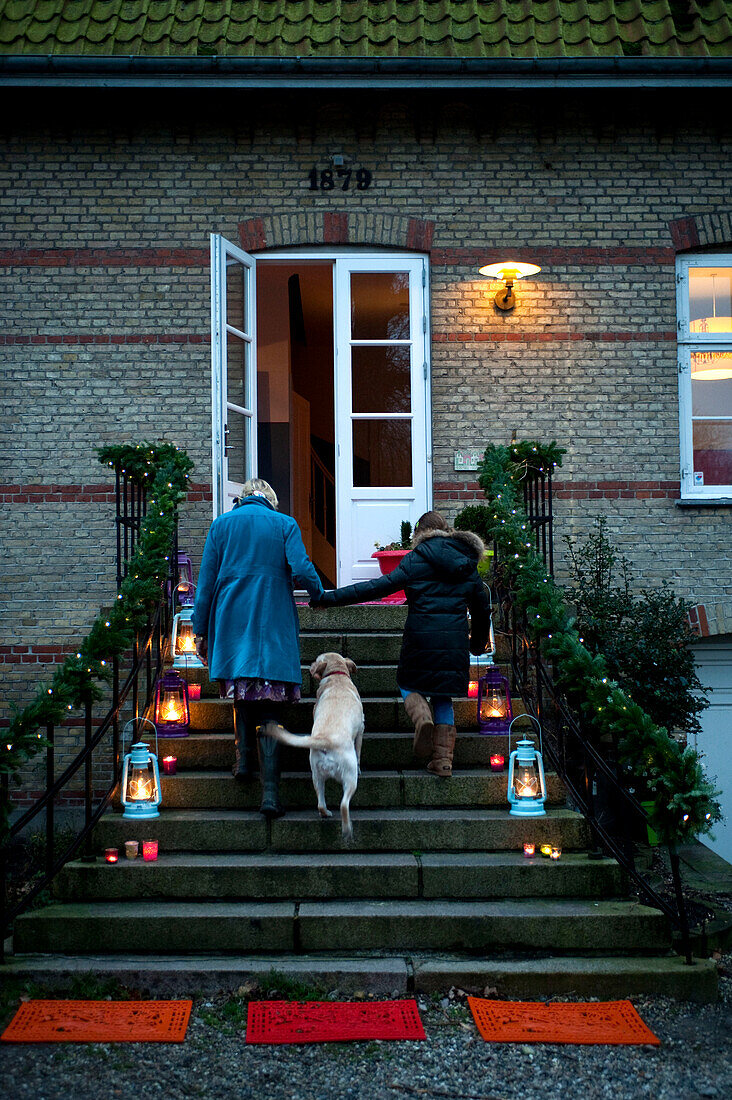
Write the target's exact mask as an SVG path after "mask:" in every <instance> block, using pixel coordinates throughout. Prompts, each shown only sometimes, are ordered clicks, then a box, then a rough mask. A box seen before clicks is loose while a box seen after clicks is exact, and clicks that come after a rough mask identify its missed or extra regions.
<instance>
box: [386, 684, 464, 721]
mask: <svg viewBox="0 0 732 1100" xmlns="http://www.w3.org/2000/svg"><path fill="white" fill-rule="evenodd" d="M399 690H400V692H401V693H402V699H406V697H407V696H408V695H414V694H415V692H412V691H410V690H409V688H403V687H399ZM416 694H417V695H424V692H422V691H418V692H416ZM428 698H429V701H430V703H431V704H432V710H433V711H434V715H435V722H436V723H437V725H438V726H454V725H455V711H454V710H453V707H452V699H451V698H450V696H449V695H430V696H428Z"/></svg>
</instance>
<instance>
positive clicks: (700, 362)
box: [691, 349, 732, 416]
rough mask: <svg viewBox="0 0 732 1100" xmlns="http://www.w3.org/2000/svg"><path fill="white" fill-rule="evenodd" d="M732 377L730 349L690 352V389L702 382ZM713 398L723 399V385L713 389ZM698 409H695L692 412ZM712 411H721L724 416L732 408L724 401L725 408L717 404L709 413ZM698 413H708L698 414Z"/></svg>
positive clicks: (731, 412)
mask: <svg viewBox="0 0 732 1100" xmlns="http://www.w3.org/2000/svg"><path fill="white" fill-rule="evenodd" d="M730 378H732V349H730V351H693V352H692V353H691V385H692V389H693V388H694V387H695V386H696V385H698V384H700V383H702V382H705V383H708V382H721V381H723V380H725V379H730ZM707 392H713V393H714V396H715V400H716V401H719V400H720V399H723V396H722V395H723V394H724V393H726V392H728V391H727V390H726V389H725V388H724V387H722V388H720V387H719V386H717V387H716V388H715V389H714V390H713V391H712V390H708V391H707ZM697 411H698V410H697V409H695V410H694V412H697ZM714 413H723V415H724V416H727V415H728V414H732V408H730V407H729V402H728V401H725V408H724V409H721V408H720V407H719V406H717V407H716V408H715V409H713V410H711V415H714ZM700 415H710V413H707V414H700Z"/></svg>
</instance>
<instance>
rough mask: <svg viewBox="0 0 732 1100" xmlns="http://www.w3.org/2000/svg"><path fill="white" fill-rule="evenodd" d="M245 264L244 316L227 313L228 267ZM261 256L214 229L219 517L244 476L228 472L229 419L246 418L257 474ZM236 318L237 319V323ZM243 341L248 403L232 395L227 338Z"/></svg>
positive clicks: (250, 471) (214, 449) (249, 472)
mask: <svg viewBox="0 0 732 1100" xmlns="http://www.w3.org/2000/svg"><path fill="white" fill-rule="evenodd" d="M235 264H236V265H238V266H239V267H241V269H242V273H243V280H244V287H243V294H242V313H243V316H242V317H241V318H239V317H236V318H232V317H229V316H228V298H227V269H228V268H229V267H231V266H233V265H235ZM255 270H256V261H255V259H254V257H253V256H250V255H249V253H248V252H244V251H243V250H242V249H241V248H238V247H237V245H235V244H232V243H231V241H227V240H226V238H225V237H222V236H221V235H220V234H219V233H212V234H211V420H212V430H211V457H212V464H211V474H212V476H211V488H212V493H213V514H214V518H216V516H220V515H221V514H222V512H228V511H230V509H231V507H232V504H233V501H234V497H236V496H238V495H239V493H240V492H241V489H242V486H243V484H244V482H243V481H237V480H234V479H232V478H231V477H230V476H229V462H228V453H227V433H228V431H229V428H228V424H229V421H230V420H232V421H233V420H234V419H235V418H236V417H241V418H242V427H243V428H244V431H245V434H244V438H245V439H246V450H245V454H244V463H245V470H244V472H245V474H246V478H245V480H246V479H247V478H250V477H256V476H257V299H256V285H255V284H256V279H255ZM233 321H236V322H237V323H236V324H234V323H232V322H233ZM229 337H232V338H233V339H234V340H240V341H241V342H242V345H243V349H242V350H243V355H242V361H243V363H244V394H243V396H244V404H243V405H241V404H238V403H237V402H235V401H230V400H229V393H228V380H229V373H228V338H229Z"/></svg>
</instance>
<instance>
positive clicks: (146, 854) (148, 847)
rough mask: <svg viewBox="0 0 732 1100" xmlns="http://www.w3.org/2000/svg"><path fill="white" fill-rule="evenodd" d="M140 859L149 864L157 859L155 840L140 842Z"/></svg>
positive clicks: (156, 843)
mask: <svg viewBox="0 0 732 1100" xmlns="http://www.w3.org/2000/svg"><path fill="white" fill-rule="evenodd" d="M142 858H143V859H144V860H147V862H148V863H150V862H151V861H152V860H155V859H157V858H158V842H157V840H143V842H142Z"/></svg>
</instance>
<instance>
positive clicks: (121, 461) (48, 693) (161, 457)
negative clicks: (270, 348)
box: [0, 443, 193, 834]
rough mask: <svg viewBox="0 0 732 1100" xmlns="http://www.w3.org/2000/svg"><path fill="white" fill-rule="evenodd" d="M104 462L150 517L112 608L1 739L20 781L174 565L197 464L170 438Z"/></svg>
mask: <svg viewBox="0 0 732 1100" xmlns="http://www.w3.org/2000/svg"><path fill="white" fill-rule="evenodd" d="M98 454H99V461H100V462H102V463H104V464H106V465H107V466H110V467H112V468H113V469H115V470H116V471H117V472H119V473H122V474H126V476H127V477H128V478H130V479H131V480H132V481H133V482H135V483H136V484H139V485H145V486H146V487H147V492H148V497H147V515H146V517H145V519H144V520H143V522H142V525H141V528H140V536H139V539H138V542H137V545H136V546H135V552H134V554H133V555H132V558H131V559H130V562H129V571H128V574H127V576H126V577H125V579H124V581H123V582H122V587H121V589H120V591H119V594H118V596H117V599H116V601H115V603H114V605H113V607H112V609H111V610H110V611H109V613H106V614H105V613H102V614H100V615H98V616H97V618H96V619H95V621H94V623H93V624H92V627H91V630H90V631H89V633H88V635H87V636H86V638H85V639H84V641H83V642H82V643H81V644H80V646H79V648H78V650H77V651H76V653H75V654H74V656H72V657H68V658H67V659H66V660H65V661H64V663H63V664H62V665H59V667H58V668H57V669H56V672H55V673H54V676H53V679H52V681H51V684H50V686H49V687H45V688H42V689H41V690H40V691H39V692H38V694H37V695H36V697H35V699H34V700H33V702H32V703H30V704H29V705H28V706H27V707H25V708H24V709H23V710H21V711H19V712H17V713H16V714H15V715H14V716H13V718H12V720H11V722H10V726H9V728H8V729H7V730H6V731H4V736H3V738H2V742H0V774H4V775H8V776H12V777H14V778H15V779H16V780H17V777H18V772H19V770H20V768H21V767H22V766H23V764H25V763H26V761H28V760H30V758H31V757H33V756H35V754H36V753H37V752H38V751H39V750H40V749H41V748H43V747H44V745H45V743H46V742H45V738H44V730H45V727H46V726H47V725H48V723H49V722H53V723H54V724H58V723H59V722H61V721H62V720H63V719H64V718H67V717H68V715H69V712H70V711H73V710H74V709H75V708H77V707H83V706H84V705H85V704H86V703H87V701H90V700H94V699H98V698H99V697H100V696H101V694H102V693H101V689H100V686H99V685H100V683H104V682H107V681H109V679H110V677H111V661H112V659H113V658H114V657H116V656H121V655H122V654H123V653H125V652H127V651H128V650H129V649H130V647H131V645H132V642H133V639H134V635H135V632H136V631H139V630H141V629H142V628H143V627H144V626H145V624H146V622H147V618H148V616H149V615H150V614H151V613H152V612H153V611H154V609H155V607H156V606H157V604H158V602H159V600H160V592H161V585H162V584H163V583H164V581H165V579H166V577H167V575H168V568H169V565H168V563H169V557H170V548H171V546H172V544H173V534H174V528H175V516H176V509H177V507H178V505H179V504H180V502H181V501H182V500H183V499H184V498H185V495H186V492H187V481H188V475H189V472H190V470H191V469H192V468H193V463H192V461H191V459H190V458H189V457H188V455H187V454H186V453H185V451H181V450H180V449H179V448H178V447H176V446H174V444H172V443H158V444H153V443H139V444H137V446H134V445H130V444H125V445H120V446H115V447H103V448H101V449H100V450H99V451H98ZM8 811H9V806H8V805H7V804H3V803H2V800H0V834H2V832H4V831H5V829H6V827H7V817H8Z"/></svg>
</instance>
